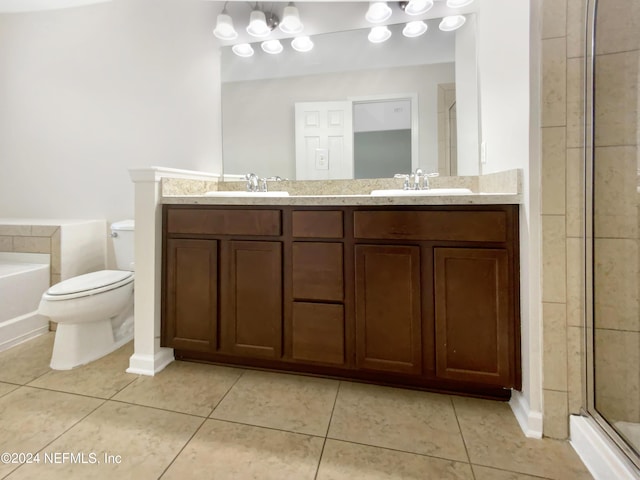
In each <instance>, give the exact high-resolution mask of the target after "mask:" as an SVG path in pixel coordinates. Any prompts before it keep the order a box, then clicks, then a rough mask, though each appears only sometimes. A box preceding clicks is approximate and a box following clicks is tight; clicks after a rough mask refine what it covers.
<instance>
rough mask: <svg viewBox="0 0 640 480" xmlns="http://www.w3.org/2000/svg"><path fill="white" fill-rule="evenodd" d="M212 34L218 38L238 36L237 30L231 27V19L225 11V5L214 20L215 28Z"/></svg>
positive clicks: (228, 38)
mask: <svg viewBox="0 0 640 480" xmlns="http://www.w3.org/2000/svg"><path fill="white" fill-rule="evenodd" d="M213 34H214V35H215V36H216V37H218V38H219V39H220V40H235V39H236V38H238V32H236V30H235V28H233V19H232V18H231V15H229V14H228V13H227V9H226V7H225V8H223V9H222V12H221V13H220V15H218V18H217V20H216V28H215V29H214V30H213Z"/></svg>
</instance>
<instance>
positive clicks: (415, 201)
mask: <svg viewBox="0 0 640 480" xmlns="http://www.w3.org/2000/svg"><path fill="white" fill-rule="evenodd" d="M162 203H164V204H169V205H276V206H287V205H292V206H319V207H321V206H332V205H335V206H385V205H504V204H521V203H522V195H519V194H514V193H472V194H468V195H433V196H424V195H398V196H380V197H378V196H371V195H291V196H289V197H260V196H257V195H256V197H247V196H242V197H207V196H204V195H165V196H163V197H162Z"/></svg>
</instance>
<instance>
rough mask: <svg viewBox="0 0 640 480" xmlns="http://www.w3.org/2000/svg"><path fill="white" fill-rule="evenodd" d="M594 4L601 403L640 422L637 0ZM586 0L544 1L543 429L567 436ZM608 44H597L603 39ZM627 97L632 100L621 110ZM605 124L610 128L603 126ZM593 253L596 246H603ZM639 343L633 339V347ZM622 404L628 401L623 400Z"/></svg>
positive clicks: (575, 318) (579, 310)
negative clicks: (597, 8)
mask: <svg viewBox="0 0 640 480" xmlns="http://www.w3.org/2000/svg"><path fill="white" fill-rule="evenodd" d="M606 3H607V5H606V7H607V8H603V9H601V10H600V11H599V12H598V15H599V17H598V18H599V20H598V32H597V33H598V45H599V50H598V51H597V52H596V55H597V62H599V65H600V68H599V73H598V74H597V78H596V84H597V85H598V88H602V89H606V91H607V93H608V94H607V95H605V96H602V97H601V98H600V99H599V98H598V97H596V105H595V106H596V112H598V113H597V117H596V125H598V128H597V130H598V131H597V133H596V136H595V144H596V148H595V157H596V163H597V165H598V168H597V169H596V174H595V188H596V195H597V192H598V191H600V192H601V195H600V197H598V201H597V206H596V210H595V219H594V226H595V231H596V236H597V237H599V238H596V239H595V248H596V258H597V259H598V260H597V264H596V266H595V273H596V276H595V286H596V289H597V288H600V289H601V291H602V290H604V291H606V295H605V296H603V298H602V300H601V301H599V302H598V304H597V306H596V308H595V316H596V318H597V319H598V318H599V319H601V321H600V323H598V321H597V322H596V328H597V331H596V333H595V337H596V349H597V351H598V355H597V358H601V359H602V360H600V361H598V360H597V359H596V377H597V378H599V379H600V380H599V381H600V384H599V387H601V388H596V391H599V393H597V394H596V404H597V405H598V408H599V409H601V410H610V415H612V417H613V419H614V420H617V419H625V420H627V421H636V422H637V421H639V420H640V372H639V371H638V369H639V367H638V365H640V358H635V359H634V358H630V355H636V357H637V356H638V355H639V353H638V349H637V346H638V345H640V322H639V320H638V318H637V312H638V310H639V308H640V306H639V304H638V298H639V296H640V285H639V282H638V268H639V267H638V265H639V260H640V251H639V247H638V236H639V232H638V220H639V219H638V213H637V205H638V193H637V190H636V186H637V185H636V182H637V177H636V169H637V168H638V147H637V146H638V144H639V143H640V142H639V138H638V136H639V135H640V134H639V133H638V128H637V127H638V124H637V122H638V118H637V113H635V114H634V113H632V114H631V115H630V114H629V112H630V111H631V112H638V111H639V110H640V99H639V98H638V96H639V95H638V82H639V81H640V79H639V75H638V69H639V66H638V62H637V59H638V51H637V50H638V48H639V46H638V45H637V44H633V45H631V44H629V42H628V40H627V39H628V38H633V37H634V36H635V38H636V43H637V34H635V35H630V34H629V32H633V31H634V30H633V29H636V28H637V24H638V22H639V21H640V2H637V1H635V0H607V1H606ZM586 4H587V2H586V0H544V2H543V27H542V33H543V40H542V106H541V107H542V230H543V233H542V236H543V238H542V254H543V279H542V280H543V285H542V301H543V305H542V307H543V308H542V312H543V339H544V340H543V346H544V353H543V358H544V360H543V393H544V434H545V435H546V436H549V437H555V438H566V437H567V436H568V415H569V414H576V413H579V410H580V407H581V405H582V389H583V380H582V359H583V355H584V352H583V347H582V338H583V310H584V300H583V294H582V292H583V288H584V280H583V279H584V272H583V266H582V258H583V255H584V250H583V228H584V215H583V209H584V202H583V193H582V189H583V185H584V159H583V156H584V150H583V147H584V132H583V125H584V113H583V102H584V93H583V92H584V75H585V59H584V54H585V33H584V32H585V16H586V8H587V5H586ZM601 45H602V46H604V47H601ZM629 104H632V105H633V107H632V108H631V109H629V108H627V107H628V105H629ZM602 127H605V128H602ZM599 252H600V253H602V255H599ZM632 344H633V345H635V349H633V348H631V346H632ZM620 405H623V407H621V406H620Z"/></svg>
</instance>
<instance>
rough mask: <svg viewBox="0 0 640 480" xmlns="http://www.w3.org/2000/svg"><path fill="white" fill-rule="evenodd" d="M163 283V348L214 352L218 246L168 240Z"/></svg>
mask: <svg viewBox="0 0 640 480" xmlns="http://www.w3.org/2000/svg"><path fill="white" fill-rule="evenodd" d="M164 282H165V289H166V295H165V296H164V299H165V301H164V305H163V307H164V308H163V311H164V315H163V330H164V338H165V342H166V344H167V345H169V346H171V347H173V348H177V349H183V350H192V351H198V352H210V351H214V350H215V348H216V344H217V335H218V334H217V332H218V242H217V241H215V240H189V239H169V240H167V242H166V248H165V268H164Z"/></svg>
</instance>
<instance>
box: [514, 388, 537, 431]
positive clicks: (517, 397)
mask: <svg viewBox="0 0 640 480" xmlns="http://www.w3.org/2000/svg"><path fill="white" fill-rule="evenodd" d="M509 406H510V407H511V410H512V411H513V414H514V415H515V417H516V420H518V423H519V424H520V428H521V429H522V431H523V432H524V434H525V435H526V436H527V437H529V438H542V412H535V411H532V410H531V409H530V408H529V402H528V401H527V399H526V398H525V396H524V394H523V393H522V392H519V391H517V390H512V392H511V400H509Z"/></svg>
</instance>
